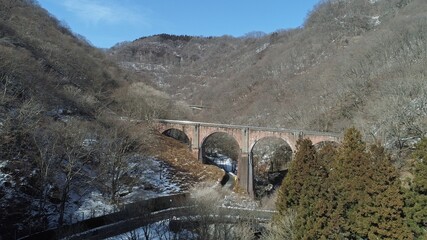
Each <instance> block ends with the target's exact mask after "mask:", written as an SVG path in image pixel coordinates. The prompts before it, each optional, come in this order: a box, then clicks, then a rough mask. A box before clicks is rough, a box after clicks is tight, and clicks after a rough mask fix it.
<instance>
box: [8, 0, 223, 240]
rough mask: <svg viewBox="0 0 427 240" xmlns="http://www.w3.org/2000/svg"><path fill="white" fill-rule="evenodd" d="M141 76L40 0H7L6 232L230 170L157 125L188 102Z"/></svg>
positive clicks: (12, 233) (66, 219) (60, 219)
mask: <svg viewBox="0 0 427 240" xmlns="http://www.w3.org/2000/svg"><path fill="white" fill-rule="evenodd" d="M140 79H141V78H140V77H139V76H136V75H135V74H132V73H130V72H127V71H124V70H122V69H120V68H119V67H118V66H117V65H116V63H114V62H112V61H110V60H108V59H107V58H106V56H105V53H104V52H103V51H101V50H99V49H96V48H94V47H92V46H91V45H90V44H89V43H88V42H87V41H85V40H84V38H83V37H81V36H77V35H75V34H73V33H72V32H71V31H70V30H69V29H68V28H67V27H66V26H64V24H62V23H60V22H59V21H58V20H56V19H55V18H54V17H52V16H50V15H49V14H48V13H47V12H46V11H45V10H44V9H42V8H41V7H40V6H38V4H37V3H36V1H31V0H0V212H1V215H0V235H1V236H0V238H2V239H15V238H16V237H20V236H23V235H25V234H29V233H31V232H36V231H40V230H43V229H46V228H47V227H56V226H57V225H58V224H64V223H69V222H70V221H75V220H76V217H77V218H80V217H81V211H82V208H84V211H86V218H87V217H88V215H87V214H89V211H88V208H91V207H94V208H95V207H97V208H98V207H99V206H93V205H91V204H95V203H97V201H101V200H102V202H103V203H104V204H105V205H104V207H107V208H109V209H110V210H111V209H112V208H113V206H114V205H115V204H120V203H122V202H126V201H133V200H135V199H136V200H137V199H138V198H145V197H147V196H149V194H150V193H155V192H162V191H163V192H165V193H167V192H171V191H176V189H178V190H180V189H183V188H186V187H188V186H189V185H191V184H192V183H194V182H195V181H198V180H200V179H202V178H206V179H210V180H214V181H215V180H216V179H217V178H218V174H220V175H221V174H222V172H221V171H220V170H218V169H214V168H212V167H204V168H203V169H201V168H202V166H200V165H201V164H200V163H199V162H198V161H197V159H195V158H193V157H192V156H191V154H190V153H189V152H188V150H187V149H188V148H187V147H186V146H182V145H180V144H177V143H176V142H171V141H170V140H168V139H165V138H164V137H162V136H159V135H160V134H158V133H155V132H154V131H153V129H152V128H151V126H150V121H151V119H152V118H154V117H165V118H167V117H170V116H171V114H172V115H174V116H176V115H177V116H180V115H181V116H185V114H186V113H185V108H183V107H181V106H179V105H178V104H175V103H174V101H173V100H172V99H171V98H170V97H169V96H168V95H167V94H165V93H163V92H161V91H158V90H155V89H154V88H152V87H150V86H147V85H146V84H144V83H141V82H139V80H140ZM127 118H130V119H132V120H133V119H135V118H136V119H139V120H141V121H139V123H138V124H135V123H134V122H132V121H124V120H123V119H127ZM166 147H167V149H166V150H165V149H164V148H166ZM153 156H157V157H153ZM181 161H185V163H186V164H187V165H186V167H183V166H181V165H180V162H181ZM192 170H194V172H192ZM158 171H161V173H162V174H161V176H162V178H161V180H160V179H157V181H155V180H156V177H158V175H157V174H152V173H153V172H158ZM152 175H154V176H152ZM179 178H181V179H182V180H181V182H178V183H177V181H179ZM183 182H184V184H182V183H183ZM171 183H174V184H177V187H175V188H171V186H167V185H171ZM156 184H158V186H156ZM174 189H175V190H174ZM93 210H94V211H95V209H93ZM79 211H80V212H79ZM98 211H99V209H98ZM105 211H106V209H104V212H105ZM107 211H108V209H107Z"/></svg>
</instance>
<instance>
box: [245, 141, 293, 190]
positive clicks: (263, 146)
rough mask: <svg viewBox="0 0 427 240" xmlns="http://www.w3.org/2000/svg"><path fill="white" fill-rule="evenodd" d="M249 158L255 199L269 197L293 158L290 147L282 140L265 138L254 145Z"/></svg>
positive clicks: (280, 181)
mask: <svg viewBox="0 0 427 240" xmlns="http://www.w3.org/2000/svg"><path fill="white" fill-rule="evenodd" d="M250 156H251V158H252V167H253V175H254V192H255V197H257V198H262V197H264V196H267V195H270V194H271V193H273V192H274V190H275V189H276V188H277V187H278V186H280V184H281V183H282V180H283V178H284V177H285V176H286V174H287V171H288V168H289V165H290V163H291V161H292V157H293V151H292V147H291V146H290V144H289V143H288V142H287V141H286V140H285V139H283V138H280V137H265V138H261V139H259V140H258V141H256V142H255V143H254V145H253V146H252V147H251V151H250Z"/></svg>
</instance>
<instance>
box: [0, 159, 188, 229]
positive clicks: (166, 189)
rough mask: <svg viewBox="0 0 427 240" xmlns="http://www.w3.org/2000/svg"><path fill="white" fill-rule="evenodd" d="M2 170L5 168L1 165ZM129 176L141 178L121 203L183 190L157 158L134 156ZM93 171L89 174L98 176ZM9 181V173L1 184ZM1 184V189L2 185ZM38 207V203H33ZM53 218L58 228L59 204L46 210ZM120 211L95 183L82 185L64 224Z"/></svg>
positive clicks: (2, 176)
mask: <svg viewBox="0 0 427 240" xmlns="http://www.w3.org/2000/svg"><path fill="white" fill-rule="evenodd" d="M0 169H1V165H0ZM129 169H130V171H129V174H130V176H132V177H135V178H136V179H138V181H137V183H136V184H134V185H133V186H126V188H124V189H123V190H122V191H121V192H120V194H121V195H122V197H121V198H120V204H127V203H132V202H135V201H140V200H144V199H148V198H154V197H158V196H164V195H170V194H173V193H177V192H180V191H181V188H180V185H179V183H177V182H176V181H175V179H173V173H172V169H171V168H170V167H169V166H167V165H166V164H165V163H163V162H162V161H160V160H158V159H156V158H153V157H148V158H147V157H141V156H133V157H131V159H130V161H129ZM85 170H86V171H89V172H88V173H87V174H88V175H96V174H95V173H91V172H90V171H91V170H88V169H85ZM2 179H7V174H2V173H1V172H0V183H2V184H3V182H2V181H3V180H2ZM2 184H0V186H1V185H2ZM33 204H34V206H37V205H38V201H37V200H34V201H33ZM44 209H45V211H46V213H47V215H48V216H49V217H48V219H49V227H55V226H56V225H57V222H58V209H59V205H56V204H53V203H47V204H46V206H45V207H44ZM117 211H119V207H118V206H117V205H115V204H112V203H111V201H110V197H109V196H108V195H107V194H102V192H101V191H100V189H99V188H97V187H96V186H95V185H94V184H90V183H89V184H87V183H80V184H79V186H78V187H75V188H74V189H73V190H72V191H71V192H70V197H69V200H68V201H67V204H66V210H65V215H64V221H65V222H66V223H75V222H77V221H81V220H85V219H88V218H93V217H98V216H103V215H106V214H110V213H113V212H117Z"/></svg>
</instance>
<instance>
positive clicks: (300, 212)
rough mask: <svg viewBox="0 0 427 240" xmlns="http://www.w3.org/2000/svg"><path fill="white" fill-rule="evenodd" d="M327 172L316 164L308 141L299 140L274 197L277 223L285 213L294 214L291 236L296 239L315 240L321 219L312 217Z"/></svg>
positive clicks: (316, 159) (313, 148) (315, 155)
mask: <svg viewBox="0 0 427 240" xmlns="http://www.w3.org/2000/svg"><path fill="white" fill-rule="evenodd" d="M326 177H327V171H326V169H325V167H324V166H322V164H321V163H320V162H319V158H318V156H317V153H316V149H315V147H314V146H313V144H312V142H311V141H310V140H309V139H303V140H299V141H298V143H297V152H296V154H295V158H294V161H293V162H292V164H291V167H290V169H289V173H288V175H287V176H286V178H285V179H284V181H283V183H282V185H281V187H280V190H279V195H278V201H277V209H278V211H279V215H278V216H277V217H276V220H277V219H280V218H283V217H285V216H284V215H285V214H286V213H287V212H288V211H289V210H296V211H297V217H296V220H295V224H294V234H295V237H296V238H297V239H303V238H317V231H316V229H317V228H316V227H315V226H316V225H318V224H321V222H322V221H323V219H321V218H318V217H317V216H316V212H318V211H317V209H318V208H320V207H322V206H321V205H319V204H317V203H318V199H319V198H320V196H321V194H322V191H324V189H323V187H322V186H323V182H324V180H325V179H326Z"/></svg>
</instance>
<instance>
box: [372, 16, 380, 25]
mask: <svg viewBox="0 0 427 240" xmlns="http://www.w3.org/2000/svg"><path fill="white" fill-rule="evenodd" d="M371 24H372V25H373V26H378V25H380V24H381V21H380V16H373V17H371Z"/></svg>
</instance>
